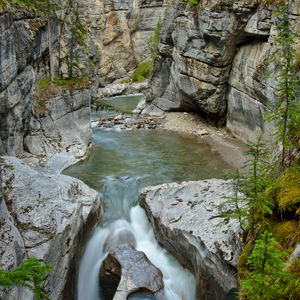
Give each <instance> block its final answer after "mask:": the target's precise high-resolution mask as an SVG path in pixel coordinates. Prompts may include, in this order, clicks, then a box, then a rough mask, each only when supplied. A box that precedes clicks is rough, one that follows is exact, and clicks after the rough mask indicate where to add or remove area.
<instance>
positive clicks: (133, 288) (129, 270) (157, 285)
mask: <svg viewBox="0 0 300 300" xmlns="http://www.w3.org/2000/svg"><path fill="white" fill-rule="evenodd" d="M99 279H100V284H102V290H103V294H104V298H105V299H113V300H124V299H127V297H128V296H129V295H130V294H132V293H136V292H147V293H150V294H156V293H158V292H159V291H160V290H161V289H162V288H163V287H164V284H163V280H162V273H161V271H160V270H159V269H158V268H156V267H155V266H154V265H153V264H152V263H151V262H150V261H149V259H148V258H147V256H146V255H145V254H144V253H143V252H141V251H137V250H135V249H134V247H132V246H131V245H127V244H123V245H120V246H118V247H116V248H113V249H111V250H110V251H109V253H108V255H107V257H106V258H105V259H104V261H103V263H102V266H101V268H100V273H99ZM107 282H109V284H110V285H109V286H108V287H107V286H106V285H105V284H106V283H107ZM114 292H115V293H114ZM112 296H113V297H112Z"/></svg>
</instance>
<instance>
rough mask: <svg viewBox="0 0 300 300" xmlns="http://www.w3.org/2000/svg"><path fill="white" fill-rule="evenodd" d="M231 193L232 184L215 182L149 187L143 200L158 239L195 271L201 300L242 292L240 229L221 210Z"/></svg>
mask: <svg viewBox="0 0 300 300" xmlns="http://www.w3.org/2000/svg"><path fill="white" fill-rule="evenodd" d="M232 193H233V187H232V184H231V183H230V182H228V181H224V180H219V179H210V180H203V181H197V182H196V181H195V182H184V183H182V184H177V183H170V184H163V185H158V186H155V187H149V188H146V189H144V190H143V191H142V193H141V195H140V199H139V201H140V205H141V206H142V207H143V208H144V209H145V211H146V214H147V216H148V218H149V220H150V222H151V224H152V227H153V229H154V234H155V236H156V238H157V239H158V241H159V242H160V243H161V244H162V245H163V246H164V247H165V248H166V249H168V250H169V251H170V252H171V253H172V254H173V255H174V256H175V257H177V258H178V259H179V261H180V262H181V263H182V264H183V265H185V266H186V267H187V268H189V269H190V270H191V271H193V272H194V274H195V276H196V280H197V284H198V296H199V297H200V298H201V299H223V297H224V295H225V294H226V293H228V292H229V291H230V290H232V289H234V288H236V287H237V279H236V276H235V274H236V270H237V262H238V256H239V254H240V251H241V241H240V228H239V224H238V222H237V221H236V220H233V219H230V220H228V219H227V220H224V219H223V218H221V217H220V211H219V209H218V207H219V205H221V204H224V202H226V198H227V197H228V196H230V195H231V194H232Z"/></svg>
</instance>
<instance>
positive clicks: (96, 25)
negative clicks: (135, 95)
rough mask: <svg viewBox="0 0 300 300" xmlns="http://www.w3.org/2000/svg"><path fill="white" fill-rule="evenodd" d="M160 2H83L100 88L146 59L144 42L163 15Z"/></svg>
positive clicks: (161, 2)
mask: <svg viewBox="0 0 300 300" xmlns="http://www.w3.org/2000/svg"><path fill="white" fill-rule="evenodd" d="M164 2H165V1H164V0H155V1H148V0H124V1H123V0H122V1H121V0H106V1H100V0H97V1H91V0H89V1H84V3H82V4H81V6H82V16H83V17H84V19H85V21H86V23H87V24H89V27H90V28H91V33H90V37H91V40H92V41H93V44H94V45H95V55H96V56H98V61H99V63H98V66H97V74H98V76H99V82H100V86H102V87H103V86H105V85H106V84H108V83H111V82H113V81H114V80H116V79H119V78H122V77H125V76H127V74H128V72H129V71H132V70H133V69H135V67H136V66H137V63H138V62H140V61H142V60H144V59H146V58H148V57H149V55H150V53H149V50H148V46H147V41H148V38H149V37H150V36H152V35H153V31H154V28H155V27H156V24H157V22H158V20H159V18H160V17H162V15H163V11H164Z"/></svg>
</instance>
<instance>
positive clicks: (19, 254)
mask: <svg viewBox="0 0 300 300" xmlns="http://www.w3.org/2000/svg"><path fill="white" fill-rule="evenodd" d="M1 177H2V186H3V189H4V192H5V197H4V198H2V199H1V203H0V205H1V211H0V218H1V222H0V235H1V236H2V238H1V243H0V253H1V267H2V268H5V269H11V268H14V267H16V266H17V265H18V264H19V263H20V262H21V260H23V259H24V258H26V257H36V258H38V259H40V260H43V261H44V262H48V263H50V264H52V271H51V273H50V275H49V277H48V278H47V281H46V284H45V286H46V287H47V289H48V290H49V292H50V298H51V299H71V298H72V295H71V296H70V294H72V292H70V291H67V293H64V288H65V286H66V282H67V280H68V279H69V278H71V277H72V276H73V280H75V277H74V276H76V273H75V272H74V273H73V274H72V271H71V263H72V264H76V260H77V259H78V256H79V250H80V247H81V246H82V240H83V236H84V234H86V233H87V232H88V231H89V230H90V229H91V227H92V226H93V224H95V222H96V221H97V220H98V219H99V217H100V215H101V202H100V199H99V195H98V193H97V192H96V191H94V190H92V189H90V188H89V187H88V186H86V185H85V184H84V183H83V182H81V181H79V180H77V179H74V178H71V177H69V176H65V175H58V174H52V173H48V172H47V171H46V170H37V169H35V168H33V167H30V166H29V165H27V164H25V163H24V162H22V161H20V160H19V159H17V158H14V157H5V158H4V163H3V164H2V166H1ZM75 269H76V268H75ZM73 271H74V270H73ZM24 293H25V291H24V290H19V291H18V290H13V291H11V293H10V294H8V295H7V294H6V297H8V299H10V298H9V297H12V298H11V299H33V297H32V295H31V296H26V295H25V294H24ZM66 295H68V296H66ZM2 296H3V297H4V295H2ZM2 296H1V298H2ZM18 297H20V298H18ZM68 297H69V298H68ZM4 298H5V297H4Z"/></svg>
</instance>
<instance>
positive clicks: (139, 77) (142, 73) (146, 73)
mask: <svg viewBox="0 0 300 300" xmlns="http://www.w3.org/2000/svg"><path fill="white" fill-rule="evenodd" d="M152 71H153V61H152V60H147V61H143V62H141V63H140V64H139V65H138V66H137V68H136V70H135V71H134V73H133V74H132V76H131V79H132V81H133V82H142V81H144V80H145V79H148V78H150V76H151V74H152Z"/></svg>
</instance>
